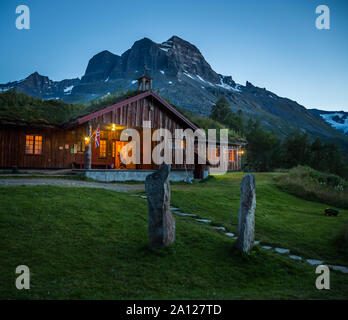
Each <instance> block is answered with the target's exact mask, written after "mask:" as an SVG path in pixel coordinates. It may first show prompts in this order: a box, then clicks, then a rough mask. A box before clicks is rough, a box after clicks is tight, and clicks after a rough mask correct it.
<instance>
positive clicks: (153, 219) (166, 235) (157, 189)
mask: <svg viewBox="0 0 348 320" xmlns="http://www.w3.org/2000/svg"><path fill="white" fill-rule="evenodd" d="M169 173H170V165H168V164H163V165H162V166H161V167H160V169H159V170H157V171H156V172H154V173H152V174H150V175H148V176H147V177H146V180H145V189H146V194H147V203H148V211H149V245H150V247H152V248H163V247H166V246H168V245H169V244H171V243H172V242H174V240H175V220H174V217H173V216H172V214H171V212H170V209H169V207H170V186H169Z"/></svg>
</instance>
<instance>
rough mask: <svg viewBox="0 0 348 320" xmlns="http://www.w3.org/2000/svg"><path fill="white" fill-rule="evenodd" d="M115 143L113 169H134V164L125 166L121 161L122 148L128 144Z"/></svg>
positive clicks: (125, 142) (124, 142)
mask: <svg viewBox="0 0 348 320" xmlns="http://www.w3.org/2000/svg"><path fill="white" fill-rule="evenodd" d="M114 143H115V146H114V148H115V169H136V165H135V163H130V164H128V165H125V164H124V163H123V162H122V161H121V153H122V152H124V151H122V148H123V147H124V146H125V145H126V144H127V143H128V142H127V141H114Z"/></svg>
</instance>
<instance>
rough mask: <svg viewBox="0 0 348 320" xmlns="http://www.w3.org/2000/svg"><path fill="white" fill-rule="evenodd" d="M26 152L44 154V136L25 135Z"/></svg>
mask: <svg viewBox="0 0 348 320" xmlns="http://www.w3.org/2000/svg"><path fill="white" fill-rule="evenodd" d="M25 153H26V154H36V155H40V154H42V136H33V135H26V137H25Z"/></svg>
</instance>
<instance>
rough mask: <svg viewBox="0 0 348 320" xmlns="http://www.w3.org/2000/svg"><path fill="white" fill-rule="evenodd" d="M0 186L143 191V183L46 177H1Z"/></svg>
mask: <svg viewBox="0 0 348 320" xmlns="http://www.w3.org/2000/svg"><path fill="white" fill-rule="evenodd" d="M0 186H59V187H76V188H98V189H106V190H111V191H117V192H137V191H143V190H144V185H143V184H114V183H99V182H88V181H78V180H68V179H45V178H31V179H25V178H23V179H22V178H16V179H1V178H0Z"/></svg>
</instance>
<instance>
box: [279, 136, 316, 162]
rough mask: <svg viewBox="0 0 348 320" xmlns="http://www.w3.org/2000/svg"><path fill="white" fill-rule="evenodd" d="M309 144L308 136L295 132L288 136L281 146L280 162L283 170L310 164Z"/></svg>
mask: <svg viewBox="0 0 348 320" xmlns="http://www.w3.org/2000/svg"><path fill="white" fill-rule="evenodd" d="M309 155H310V143H309V140H308V135H307V134H306V133H301V132H300V131H295V132H294V133H292V134H289V135H288V136H287V137H286V138H285V139H284V142H283V145H282V162H283V165H284V167H285V168H292V167H295V166H297V165H299V164H301V165H305V164H308V163H309V162H310V157H309Z"/></svg>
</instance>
